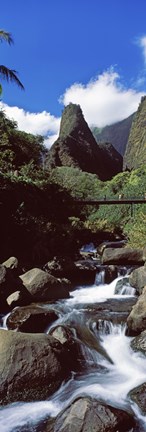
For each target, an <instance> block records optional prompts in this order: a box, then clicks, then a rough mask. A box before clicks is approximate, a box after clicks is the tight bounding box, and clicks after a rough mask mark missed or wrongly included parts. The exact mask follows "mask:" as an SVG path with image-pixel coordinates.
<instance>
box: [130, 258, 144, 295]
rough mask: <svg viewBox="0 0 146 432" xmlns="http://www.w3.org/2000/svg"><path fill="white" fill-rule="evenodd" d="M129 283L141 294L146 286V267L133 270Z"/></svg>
mask: <svg viewBox="0 0 146 432" xmlns="http://www.w3.org/2000/svg"><path fill="white" fill-rule="evenodd" d="M129 282H130V285H131V286H133V287H134V288H136V290H137V291H138V292H139V294H141V293H142V290H143V287H144V286H145V285H146V265H144V266H142V267H138V268H137V269H135V270H133V271H132V273H131V274H130V276H129Z"/></svg>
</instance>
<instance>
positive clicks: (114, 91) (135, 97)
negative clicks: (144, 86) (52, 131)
mask: <svg viewBox="0 0 146 432" xmlns="http://www.w3.org/2000/svg"><path fill="white" fill-rule="evenodd" d="M142 95H143V93H142V92H137V91H136V90H134V89H132V88H129V89H127V88H125V87H123V86H122V85H121V84H120V76H119V74H118V73H117V72H115V71H114V69H113V68H110V69H109V70H108V71H106V72H103V73H102V74H101V75H98V76H97V78H96V79H94V80H91V81H89V83H87V84H86V85H83V84H81V83H75V84H73V85H72V86H71V87H69V88H67V89H66V91H65V93H64V94H63V96H61V98H60V101H61V102H63V103H64V105H65V106H66V105H68V104H69V103H70V102H72V103H76V104H79V105H80V106H81V108H82V110H83V113H84V116H85V119H86V121H87V123H88V124H89V125H90V126H92V125H97V126H99V127H103V126H105V125H109V124H112V123H115V122H117V121H120V120H123V119H124V118H126V117H128V116H129V115H130V114H132V113H133V112H135V111H136V110H137V108H138V104H139V102H140V99H141V96H142Z"/></svg>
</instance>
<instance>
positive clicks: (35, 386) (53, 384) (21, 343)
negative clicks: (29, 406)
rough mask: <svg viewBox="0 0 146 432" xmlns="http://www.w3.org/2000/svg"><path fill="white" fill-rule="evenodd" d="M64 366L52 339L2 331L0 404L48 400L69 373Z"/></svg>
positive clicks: (0, 331) (55, 341)
mask: <svg viewBox="0 0 146 432" xmlns="http://www.w3.org/2000/svg"><path fill="white" fill-rule="evenodd" d="M63 363H64V349H63V346H62V345H61V344H60V342H58V341H57V340H56V339H54V338H53V337H52V336H49V335H46V334H28V333H17V332H13V331H11V330H9V331H5V330H0V403H1V404H8V403H10V402H15V401H37V400H41V399H47V398H48V396H49V395H51V394H52V393H53V392H54V391H56V390H57V388H58V387H59V386H60V384H61V382H62V380H63V379H64V378H65V376H66V374H67V370H66V369H67V368H64V364H63Z"/></svg>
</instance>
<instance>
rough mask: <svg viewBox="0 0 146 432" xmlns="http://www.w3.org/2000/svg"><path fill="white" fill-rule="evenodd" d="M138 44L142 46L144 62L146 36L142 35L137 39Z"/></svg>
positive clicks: (145, 56)
mask: <svg viewBox="0 0 146 432" xmlns="http://www.w3.org/2000/svg"><path fill="white" fill-rule="evenodd" d="M138 45H139V46H140V47H141V48H142V52H143V57H144V62H145V64H146V36H142V37H141V38H139V39H138Z"/></svg>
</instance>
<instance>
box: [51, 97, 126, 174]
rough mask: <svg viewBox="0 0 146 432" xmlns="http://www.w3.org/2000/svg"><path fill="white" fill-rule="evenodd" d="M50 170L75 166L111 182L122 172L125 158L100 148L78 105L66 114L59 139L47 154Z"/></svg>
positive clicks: (109, 148) (106, 147) (104, 146)
mask: <svg viewBox="0 0 146 432" xmlns="http://www.w3.org/2000/svg"><path fill="white" fill-rule="evenodd" d="M46 165H47V167H48V168H50V169H52V168H55V167H56V166H73V167H76V168H79V169H81V170H82V171H86V172H90V173H93V174H96V175H98V177H99V178H100V179H101V180H103V181H104V180H109V179H111V178H112V177H113V176H114V175H116V174H117V173H118V172H121V170H122V156H121V155H120V154H119V153H118V152H117V150H116V149H115V148H114V147H113V146H112V144H110V143H104V144H100V143H99V144H98V143H97V142H96V140H95V138H94V136H93V134H92V132H91V130H90V128H89V126H88V124H87V122H86V121H85V119H84V116H83V113H82V110H81V108H80V106H79V105H76V104H72V103H70V104H69V105H68V106H67V107H66V108H65V109H64V111H63V115H62V118H61V125H60V133H59V138H58V139H57V140H56V141H55V143H54V144H53V145H52V147H51V149H50V150H49V151H48V156H47V160H46Z"/></svg>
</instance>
